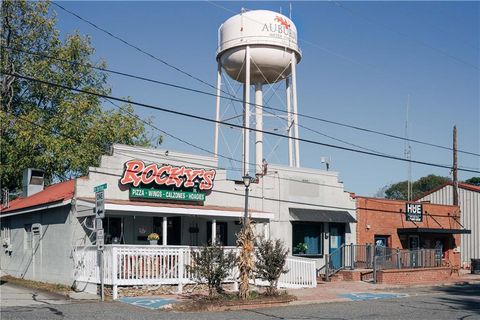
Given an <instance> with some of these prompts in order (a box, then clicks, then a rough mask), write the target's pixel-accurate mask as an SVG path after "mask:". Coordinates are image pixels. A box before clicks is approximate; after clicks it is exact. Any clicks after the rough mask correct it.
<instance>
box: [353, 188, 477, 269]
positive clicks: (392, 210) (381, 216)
mask: <svg viewBox="0 0 480 320" xmlns="http://www.w3.org/2000/svg"><path fill="white" fill-rule="evenodd" d="M356 199H357V243H358V244H367V243H375V244H377V245H383V246H386V247H390V248H400V249H411V250H415V249H442V257H443V259H444V260H446V261H449V263H450V264H451V265H456V266H458V265H460V234H468V233H470V230H466V229H464V228H463V227H462V225H461V224H460V223H459V222H460V210H459V207H458V206H452V205H437V204H431V203H421V202H415V203H409V202H406V201H399V200H388V199H378V198H368V197H356Z"/></svg>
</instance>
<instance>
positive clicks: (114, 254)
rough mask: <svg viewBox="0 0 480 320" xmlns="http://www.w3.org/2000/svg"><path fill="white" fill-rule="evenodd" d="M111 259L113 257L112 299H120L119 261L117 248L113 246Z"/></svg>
mask: <svg viewBox="0 0 480 320" xmlns="http://www.w3.org/2000/svg"><path fill="white" fill-rule="evenodd" d="M111 255H112V256H111V259H112V299H113V300H117V299H118V285H117V275H118V272H117V270H118V261H117V248H115V246H112V252H111Z"/></svg>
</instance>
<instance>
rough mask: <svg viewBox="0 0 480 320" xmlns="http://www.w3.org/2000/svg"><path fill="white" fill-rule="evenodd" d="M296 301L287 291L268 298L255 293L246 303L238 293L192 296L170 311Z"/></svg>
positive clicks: (215, 308) (223, 308) (184, 297)
mask: <svg viewBox="0 0 480 320" xmlns="http://www.w3.org/2000/svg"><path fill="white" fill-rule="evenodd" d="M296 299H297V298H296V297H295V296H292V295H289V294H288V293H287V292H286V291H283V292H281V293H279V294H278V295H276V296H268V295H266V294H264V293H258V292H257V291H253V292H250V297H249V298H248V299H247V300H244V301H243V300H241V299H240V298H239V297H238V295H237V294H236V293H224V294H221V295H215V296H214V297H209V296H207V295H200V294H192V295H188V296H182V300H183V301H181V302H179V303H175V304H174V305H172V307H171V309H170V310H171V311H181V312H197V311H226V310H239V309H245V308H258V307H267V306H272V305H278V304H287V303H289V302H292V301H294V300H296Z"/></svg>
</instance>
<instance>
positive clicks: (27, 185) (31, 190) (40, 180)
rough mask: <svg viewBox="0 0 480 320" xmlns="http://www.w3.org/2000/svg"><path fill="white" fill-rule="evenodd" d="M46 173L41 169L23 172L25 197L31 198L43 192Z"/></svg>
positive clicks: (30, 169)
mask: <svg viewBox="0 0 480 320" xmlns="http://www.w3.org/2000/svg"><path fill="white" fill-rule="evenodd" d="M44 177H45V172H44V171H43V170H40V169H33V168H28V169H25V171H23V194H22V196H23V197H29V196H31V195H34V194H35V193H38V192H40V191H42V190H43V187H44V185H45V181H44Z"/></svg>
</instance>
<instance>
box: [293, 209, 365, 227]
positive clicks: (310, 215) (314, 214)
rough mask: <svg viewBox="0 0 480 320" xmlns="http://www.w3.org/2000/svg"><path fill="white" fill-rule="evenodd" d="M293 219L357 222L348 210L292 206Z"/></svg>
mask: <svg viewBox="0 0 480 320" xmlns="http://www.w3.org/2000/svg"><path fill="white" fill-rule="evenodd" d="M289 210H290V220H291V221H307V222H340V223H351V222H357V221H356V220H355V218H354V217H352V215H351V214H350V213H349V212H348V211H337V210H319V209H304V208H290V209H289Z"/></svg>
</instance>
